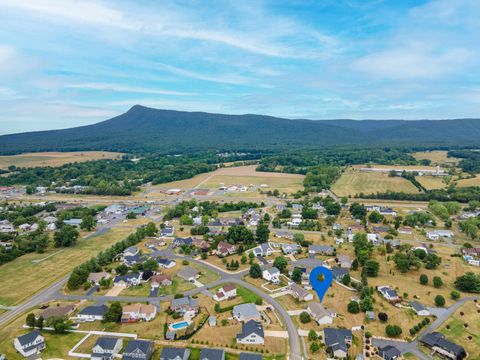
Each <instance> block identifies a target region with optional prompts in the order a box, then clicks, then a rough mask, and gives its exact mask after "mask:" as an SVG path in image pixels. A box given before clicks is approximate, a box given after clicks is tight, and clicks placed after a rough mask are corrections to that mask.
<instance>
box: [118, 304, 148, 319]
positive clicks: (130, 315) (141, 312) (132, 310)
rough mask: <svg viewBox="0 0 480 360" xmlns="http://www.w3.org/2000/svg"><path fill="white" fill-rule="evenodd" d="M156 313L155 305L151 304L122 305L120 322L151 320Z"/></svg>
mask: <svg viewBox="0 0 480 360" xmlns="http://www.w3.org/2000/svg"><path fill="white" fill-rule="evenodd" d="M156 315H157V307H156V306H155V305H151V304H141V303H136V304H132V305H124V306H123V308H122V319H121V321H122V322H124V323H125V322H126V323H128V322H137V321H139V320H143V321H151V320H153V319H155V316H156Z"/></svg>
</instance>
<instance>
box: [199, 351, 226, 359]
mask: <svg viewBox="0 0 480 360" xmlns="http://www.w3.org/2000/svg"><path fill="white" fill-rule="evenodd" d="M223 359H225V350H219V349H202V350H201V351H200V360H223Z"/></svg>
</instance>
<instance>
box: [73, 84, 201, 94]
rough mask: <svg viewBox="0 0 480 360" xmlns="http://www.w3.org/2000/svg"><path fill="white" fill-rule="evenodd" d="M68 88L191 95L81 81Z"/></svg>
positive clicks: (180, 92)
mask: <svg viewBox="0 0 480 360" xmlns="http://www.w3.org/2000/svg"><path fill="white" fill-rule="evenodd" d="M65 87H66V88H70V89H85V90H101V91H115V92H125V93H142V94H156V95H173V96H191V95H194V94H193V93H190V92H183V91H173V90H164V89H154V88H153V89H152V88H146V87H135V86H125V85H118V84H107V83H95V82H93V83H81V84H67V85H65Z"/></svg>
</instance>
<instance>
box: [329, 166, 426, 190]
mask: <svg viewBox="0 0 480 360" xmlns="http://www.w3.org/2000/svg"><path fill="white" fill-rule="evenodd" d="M332 190H333V192H334V193H335V194H337V195H338V196H354V195H357V194H360V193H364V194H371V193H376V192H385V191H389V190H390V191H399V192H405V193H416V192H418V190H417V188H416V187H415V186H413V184H412V183H410V182H409V181H408V180H406V179H404V178H402V177H398V176H395V177H390V176H388V174H385V173H374V172H362V171H358V170H355V169H352V168H350V169H347V170H346V171H345V172H344V173H343V174H342V176H340V178H339V179H338V180H337V181H336V182H335V184H333V186H332Z"/></svg>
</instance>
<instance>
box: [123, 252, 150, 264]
mask: <svg viewBox="0 0 480 360" xmlns="http://www.w3.org/2000/svg"><path fill="white" fill-rule="evenodd" d="M145 261H147V257H146V256H144V255H142V254H140V253H138V254H135V255H132V256H123V257H122V262H123V263H124V264H125V265H127V266H128V267H132V266H133V265H135V264H142V263H144V262H145Z"/></svg>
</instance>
